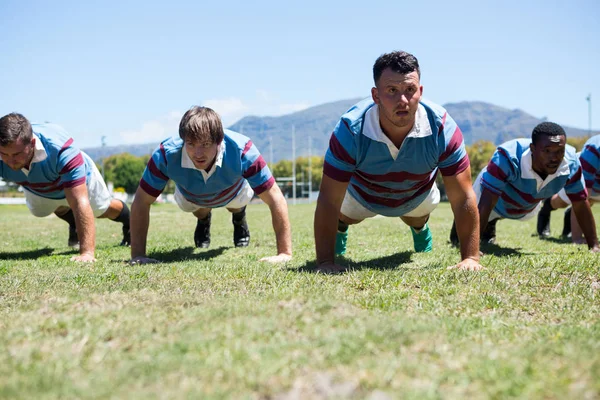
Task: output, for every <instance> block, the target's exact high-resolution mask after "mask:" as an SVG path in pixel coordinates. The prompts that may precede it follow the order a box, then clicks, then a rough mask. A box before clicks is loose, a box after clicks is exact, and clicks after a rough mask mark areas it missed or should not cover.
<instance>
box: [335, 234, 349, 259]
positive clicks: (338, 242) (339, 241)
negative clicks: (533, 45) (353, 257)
mask: <svg viewBox="0 0 600 400" xmlns="http://www.w3.org/2000/svg"><path fill="white" fill-rule="evenodd" d="M347 241H348V231H346V232H340V231H338V232H337V234H336V235H335V255H336V256H341V255H344V254H346V242H347Z"/></svg>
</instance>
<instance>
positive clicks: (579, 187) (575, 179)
mask: <svg viewBox="0 0 600 400" xmlns="http://www.w3.org/2000/svg"><path fill="white" fill-rule="evenodd" d="M565 193H566V194H567V196H568V197H569V200H571V201H572V202H573V201H583V200H586V199H587V198H588V193H587V189H586V188H585V181H584V178H583V172H582V168H581V163H580V162H579V158H577V157H575V160H573V161H571V162H570V163H569V179H568V180H567V183H566V184H565Z"/></svg>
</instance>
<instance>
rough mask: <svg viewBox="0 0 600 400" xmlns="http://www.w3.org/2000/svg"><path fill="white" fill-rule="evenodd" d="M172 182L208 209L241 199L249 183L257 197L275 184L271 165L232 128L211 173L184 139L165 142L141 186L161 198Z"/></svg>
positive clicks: (221, 146) (195, 201)
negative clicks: (198, 162) (191, 155)
mask: <svg viewBox="0 0 600 400" xmlns="http://www.w3.org/2000/svg"><path fill="white" fill-rule="evenodd" d="M169 179H172V180H173V181H174V182H175V185H176V186H177V188H178V189H179V191H180V192H181V194H182V195H183V196H184V197H185V198H186V200H188V201H189V202H190V203H194V204H197V205H198V206H201V207H208V208H217V207H223V206H225V205H227V203H229V202H230V201H231V200H232V199H233V198H235V196H237V194H238V193H239V191H240V190H241V189H242V187H243V186H244V181H245V180H247V181H248V183H249V184H250V187H252V189H254V193H256V194H261V193H262V192H264V191H265V190H267V189H269V188H271V187H272V186H273V184H275V179H274V178H273V175H271V171H270V170H269V167H268V166H267V163H266V162H265V160H264V159H263V157H262V156H261V155H260V153H259V151H258V149H257V148H256V146H254V144H253V143H252V141H251V140H250V139H249V138H247V137H246V136H244V135H241V134H239V133H236V132H233V131H230V130H228V129H225V137H224V139H223V142H221V144H220V145H219V150H218V152H217V159H216V160H215V164H214V165H213V167H212V168H211V170H210V171H209V172H208V173H206V171H203V170H199V169H197V168H196V167H195V166H194V164H193V162H192V160H190V158H189V156H188V155H187V153H186V151H185V149H184V142H183V140H182V139H180V138H169V139H166V140H164V141H163V142H162V143H161V144H160V145H159V146H158V148H157V149H156V150H155V151H154V153H153V154H152V158H150V161H148V165H147V166H146V170H145V171H144V175H143V176H142V179H141V181H140V187H141V188H142V189H143V190H144V191H145V192H146V193H148V194H149V195H151V196H153V197H158V195H160V194H161V193H162V191H163V190H164V188H165V186H166V184H167V182H168V180H169Z"/></svg>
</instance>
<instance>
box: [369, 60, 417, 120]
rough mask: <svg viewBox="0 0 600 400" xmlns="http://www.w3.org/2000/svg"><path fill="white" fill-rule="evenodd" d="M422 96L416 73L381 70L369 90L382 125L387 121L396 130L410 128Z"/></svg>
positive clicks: (388, 69)
mask: <svg viewBox="0 0 600 400" xmlns="http://www.w3.org/2000/svg"><path fill="white" fill-rule="evenodd" d="M422 94H423V86H421V83H420V81H419V74H418V73H417V71H413V72H410V73H408V74H401V73H398V72H394V71H392V70H391V69H390V68H386V69H384V70H383V73H382V74H381V77H380V78H379V81H378V82H377V84H376V87H374V88H372V89H371V96H372V97H373V101H374V102H375V103H376V104H377V105H378V106H379V118H380V120H381V121H382V123H383V124H385V121H387V122H388V123H391V124H393V125H394V126H396V127H398V128H406V127H409V128H412V126H413V124H414V123H415V113H416V112H417V109H418V107H419V100H420V99H421V95H422Z"/></svg>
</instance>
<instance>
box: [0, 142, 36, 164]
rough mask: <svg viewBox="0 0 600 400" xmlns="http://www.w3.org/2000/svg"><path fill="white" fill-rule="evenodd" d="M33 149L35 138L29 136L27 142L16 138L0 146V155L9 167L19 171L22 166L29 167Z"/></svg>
mask: <svg viewBox="0 0 600 400" xmlns="http://www.w3.org/2000/svg"><path fill="white" fill-rule="evenodd" d="M34 149H35V138H31V141H29V142H27V143H23V142H22V141H21V140H17V141H15V142H13V143H11V144H8V145H6V146H0V157H1V158H2V161H3V162H4V163H5V164H6V165H8V166H9V167H10V168H11V169H13V170H15V171H19V170H20V169H22V168H25V167H29V164H30V163H31V159H32V158H33V151H34Z"/></svg>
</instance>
